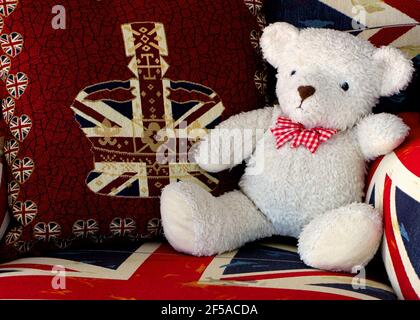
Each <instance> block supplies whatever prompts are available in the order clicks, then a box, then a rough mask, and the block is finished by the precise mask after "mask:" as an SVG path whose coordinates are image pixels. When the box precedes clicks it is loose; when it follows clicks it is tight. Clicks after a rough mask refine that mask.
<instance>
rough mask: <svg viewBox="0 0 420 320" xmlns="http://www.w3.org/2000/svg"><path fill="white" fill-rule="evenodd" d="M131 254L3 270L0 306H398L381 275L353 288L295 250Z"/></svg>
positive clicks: (160, 249)
mask: <svg viewBox="0 0 420 320" xmlns="http://www.w3.org/2000/svg"><path fill="white" fill-rule="evenodd" d="M280 242H281V241H280ZM127 250H128V248H127V247H126V248H125V249H122V250H121V249H119V250H115V249H114V250H112V249H109V251H103V252H98V251H95V250H89V251H83V250H81V251H77V250H75V251H71V250H70V251H67V252H62V253H58V254H53V255H52V257H48V256H47V257H43V258H42V259H40V258H27V259H25V260H20V261H15V262H12V263H8V264H3V265H0V299H63V300H75V299H76V300H77V299H106V300H135V299H142V300H153V299H169V300H172V299H173V300H182V299H192V300H197V299H209V300H264V299H270V300H357V299H361V300H370V299H391V300H393V299H395V296H394V293H393V292H392V289H391V288H389V287H388V286H386V285H384V284H383V283H382V282H380V280H379V282H378V280H374V279H372V278H370V275H371V274H375V273H377V271H376V270H375V271H373V270H372V271H370V270H369V271H367V276H368V277H369V281H367V282H366V288H363V289H362V288H356V287H354V285H355V278H354V275H351V274H345V273H332V272H325V271H322V270H315V269H311V268H309V267H307V266H305V265H304V264H303V262H302V261H300V259H299V256H298V254H297V252H296V250H295V248H293V246H287V247H282V246H279V247H278V248H276V247H275V246H273V245H272V243H268V244H264V243H257V244H252V245H250V246H248V247H247V246H246V247H244V248H241V249H240V250H239V251H236V252H232V253H230V254H229V255H220V256H216V257H192V256H188V255H183V254H180V253H177V252H175V251H174V250H173V249H172V248H171V247H170V245H169V244H159V243H147V244H144V245H143V246H140V245H139V248H138V247H133V248H132V249H131V250H132V251H131V253H130V251H127ZM57 264H59V265H60V267H58V266H57ZM54 285H55V286H54ZM162 288H164V290H162Z"/></svg>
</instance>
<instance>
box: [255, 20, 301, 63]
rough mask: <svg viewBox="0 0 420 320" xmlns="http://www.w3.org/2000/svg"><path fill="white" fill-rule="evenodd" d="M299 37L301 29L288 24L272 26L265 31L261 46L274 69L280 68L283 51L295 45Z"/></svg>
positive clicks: (277, 23) (280, 23)
mask: <svg viewBox="0 0 420 320" xmlns="http://www.w3.org/2000/svg"><path fill="white" fill-rule="evenodd" d="M298 35H299V29H298V28H296V27H294V26H292V25H291V24H289V23H286V22H276V23H273V24H270V25H269V26H268V27H266V28H265V29H264V31H263V34H262V36H261V40H260V44H261V49H262V52H263V54H264V58H265V59H266V60H267V61H268V62H269V63H270V64H271V65H273V66H274V67H278V65H279V62H280V59H281V54H280V53H281V51H282V50H284V48H285V47H286V46H287V45H290V44H291V43H293V42H294V41H295V40H296V39H297V37H298Z"/></svg>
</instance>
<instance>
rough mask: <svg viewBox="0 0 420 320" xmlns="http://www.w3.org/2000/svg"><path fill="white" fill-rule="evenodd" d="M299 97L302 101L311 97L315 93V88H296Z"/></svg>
mask: <svg viewBox="0 0 420 320" xmlns="http://www.w3.org/2000/svg"><path fill="white" fill-rule="evenodd" d="M298 91H299V95H300V97H301V98H302V101H303V100H306V99H308V98H309V97H310V96H312V95H313V94H314V93H315V91H316V90H315V88H314V87H312V86H300V87H299V88H298Z"/></svg>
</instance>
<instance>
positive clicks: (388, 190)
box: [367, 114, 420, 300]
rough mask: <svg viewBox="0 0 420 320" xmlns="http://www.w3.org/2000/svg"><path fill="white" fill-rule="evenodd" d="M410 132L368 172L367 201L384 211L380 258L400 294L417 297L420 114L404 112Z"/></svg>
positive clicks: (419, 285)
mask: <svg viewBox="0 0 420 320" xmlns="http://www.w3.org/2000/svg"><path fill="white" fill-rule="evenodd" d="M404 118H405V120H406V122H407V123H408V124H410V125H411V128H412V132H411V135H410V137H409V138H408V141H407V142H406V143H404V145H403V146H402V147H400V148H399V149H397V150H396V151H395V152H393V153H391V154H389V155H387V156H386V157H384V158H383V159H381V160H378V161H377V162H376V163H375V164H374V166H373V168H372V170H371V173H370V184H369V188H368V193H367V201H369V203H371V204H372V205H374V206H375V207H377V208H379V209H381V210H382V211H383V213H384V221H385V235H384V241H383V247H382V255H383V260H384V262H385V266H386V269H387V272H388V276H389V279H390V280H391V283H392V286H393V287H394V290H395V292H396V294H397V295H398V297H399V298H401V299H415V300H418V299H420V280H419V277H420V246H419V242H420V219H419V217H420V188H419V186H420V116H419V115H418V114H409V115H406V116H405V117H404Z"/></svg>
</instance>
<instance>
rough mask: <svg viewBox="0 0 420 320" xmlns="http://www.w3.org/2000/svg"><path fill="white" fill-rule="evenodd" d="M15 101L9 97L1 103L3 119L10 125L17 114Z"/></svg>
mask: <svg viewBox="0 0 420 320" xmlns="http://www.w3.org/2000/svg"><path fill="white" fill-rule="evenodd" d="M15 105H16V104H15V100H14V99H13V98H12V97H7V98H6V99H3V101H2V103H1V109H2V113H3V119H4V121H6V123H7V124H9V122H10V120H12V118H13V115H14V113H15Z"/></svg>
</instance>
